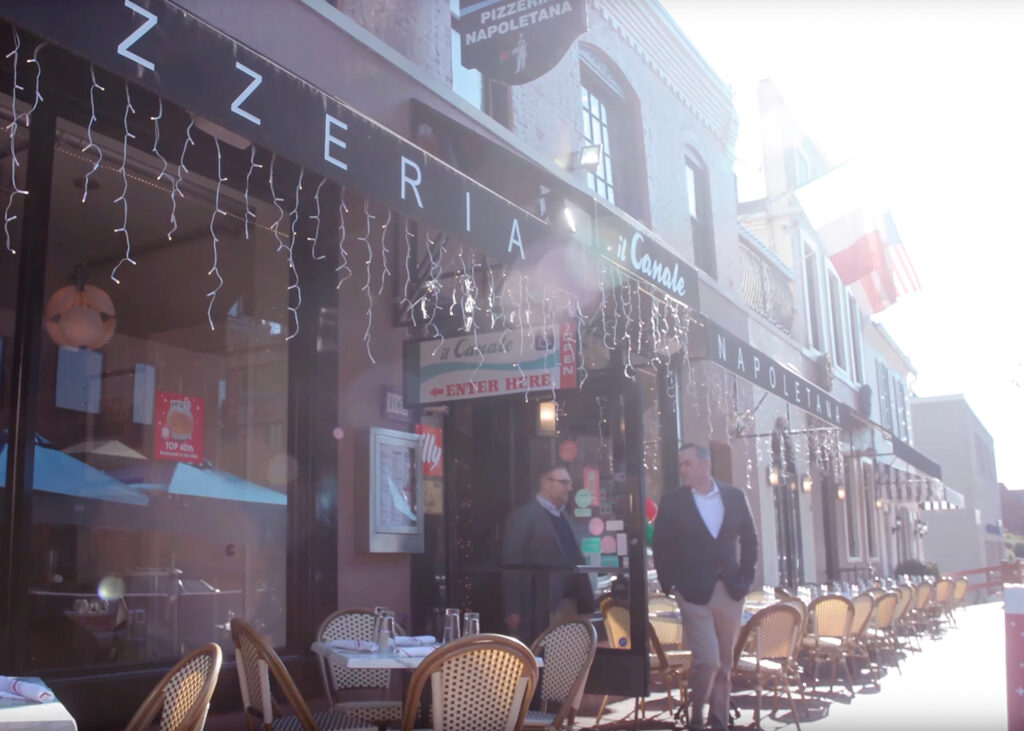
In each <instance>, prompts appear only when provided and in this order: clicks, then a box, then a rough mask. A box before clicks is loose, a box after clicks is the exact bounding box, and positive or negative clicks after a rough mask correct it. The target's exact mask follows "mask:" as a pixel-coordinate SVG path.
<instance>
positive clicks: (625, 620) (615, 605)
mask: <svg viewBox="0 0 1024 731" xmlns="http://www.w3.org/2000/svg"><path fill="white" fill-rule="evenodd" d="M601 616H602V617H604V631H605V633H606V634H607V635H608V644H610V645H611V646H612V647H614V648H615V649H617V650H628V649H629V648H630V638H629V605H628V604H626V603H625V602H621V601H610V602H608V603H607V604H605V605H604V606H603V607H601Z"/></svg>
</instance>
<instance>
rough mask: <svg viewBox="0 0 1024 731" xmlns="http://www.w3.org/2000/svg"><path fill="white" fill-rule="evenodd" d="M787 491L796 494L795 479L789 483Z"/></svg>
mask: <svg viewBox="0 0 1024 731" xmlns="http://www.w3.org/2000/svg"><path fill="white" fill-rule="evenodd" d="M789 489H790V490H792V491H793V492H796V478H795V477H794V478H793V479H791V480H790V481H789Z"/></svg>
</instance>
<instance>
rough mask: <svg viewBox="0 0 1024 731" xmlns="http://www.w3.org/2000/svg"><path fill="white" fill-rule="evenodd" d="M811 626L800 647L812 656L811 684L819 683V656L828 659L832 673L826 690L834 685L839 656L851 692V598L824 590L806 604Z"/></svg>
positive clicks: (852, 612) (851, 692)
mask: <svg viewBox="0 0 1024 731" xmlns="http://www.w3.org/2000/svg"><path fill="white" fill-rule="evenodd" d="M807 612H808V614H809V615H810V618H811V622H810V626H811V629H810V631H809V632H808V633H807V635H806V636H805V637H804V638H803V640H802V646H803V649H804V650H806V651H807V653H808V655H809V656H810V657H811V659H812V660H813V664H814V669H813V671H812V675H813V676H814V684H815V685H817V684H818V668H819V665H820V662H821V660H831V662H832V675H831V678H830V680H829V692H831V691H832V688H833V687H834V685H835V679H836V666H837V665H838V662H839V660H840V659H842V660H844V665H845V667H846V681H847V686H846V687H847V688H848V689H849V691H850V695H853V694H854V692H853V670H852V668H851V667H850V658H849V655H847V645H848V641H849V637H850V629H851V627H852V626H853V614H854V611H853V602H851V601H850V600H849V599H847V598H846V597H844V596H839V595H838V594H827V595H825V596H819V597H817V598H815V599H813V600H812V601H811V603H810V605H809V606H808V607H807Z"/></svg>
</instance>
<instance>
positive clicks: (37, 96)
mask: <svg viewBox="0 0 1024 731" xmlns="http://www.w3.org/2000/svg"><path fill="white" fill-rule="evenodd" d="M15 33H17V31H15ZM44 46H46V41H41V42H40V43H38V44H37V45H36V50H34V51H32V58H30V59H28V60H27V61H26V62H25V63H31V64H35V67H36V84H35V91H34V92H33V93H32V108H31V109H29V110H28V111H27V112H24V113H23V114H22V115H21V116H22V118H23V119H24V120H25V126H26V127H30V126H31V125H32V113H33V112H35V111H36V107H38V106H39V102H41V101H43V95H42V93H41V92H40V91H39V82H40V80H41V79H42V77H43V67H42V66H41V65H40V63H39V52H40V51H41V50H43V47H44Z"/></svg>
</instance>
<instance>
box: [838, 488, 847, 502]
mask: <svg viewBox="0 0 1024 731" xmlns="http://www.w3.org/2000/svg"><path fill="white" fill-rule="evenodd" d="M836 498H837V499H838V500H845V499H846V488H845V487H843V486H842V485H839V486H838V487H837V488H836Z"/></svg>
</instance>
